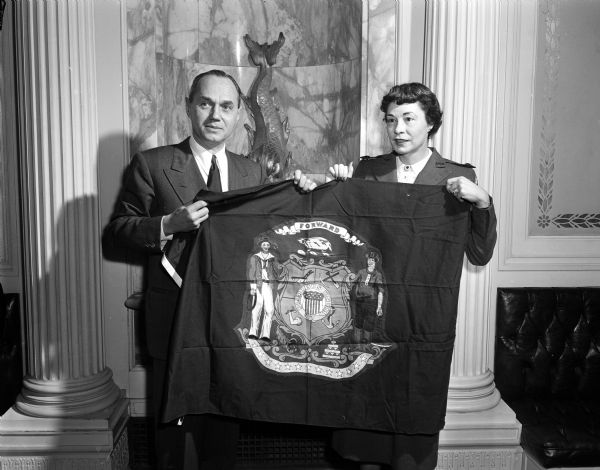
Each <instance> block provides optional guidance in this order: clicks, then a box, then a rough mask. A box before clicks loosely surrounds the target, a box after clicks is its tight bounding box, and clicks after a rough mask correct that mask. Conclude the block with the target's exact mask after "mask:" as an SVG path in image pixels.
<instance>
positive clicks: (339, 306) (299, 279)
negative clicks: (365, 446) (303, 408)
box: [236, 219, 394, 380]
mask: <svg viewBox="0 0 600 470" xmlns="http://www.w3.org/2000/svg"><path fill="white" fill-rule="evenodd" d="M254 242H255V243H254V250H253V252H251V253H249V254H248V259H247V283H248V290H247V294H248V295H247V297H246V299H247V301H246V302H245V308H244V309H243V310H244V311H243V313H242V318H241V321H240V323H239V324H238V325H237V326H236V330H237V332H238V334H239V336H240V339H241V340H242V341H243V342H244V343H245V345H246V347H247V348H248V350H249V351H251V352H252V354H253V355H254V356H255V357H256V360H257V361H258V362H260V364H261V365H262V366H263V367H265V368H266V369H268V370H271V371H273V372H275V373H278V374H312V375H318V376H322V377H328V378H332V379H337V380H340V379H349V378H351V377H353V376H355V375H356V374H359V373H360V372H361V371H362V370H364V368H365V367H368V366H371V365H373V364H376V363H377V362H379V361H380V360H382V358H383V357H384V356H385V355H386V354H387V352H389V351H390V350H391V349H392V348H393V347H394V345H393V344H392V343H390V342H388V341H387V340H386V338H385V333H384V331H381V332H379V333H380V334H379V335H378V336H377V338H374V335H376V334H377V328H376V327H375V326H374V324H375V323H376V322H377V318H378V317H384V311H385V302H384V295H383V292H384V290H385V280H384V277H383V274H382V273H381V272H379V270H377V269H376V264H377V263H379V261H380V255H379V254H378V250H376V249H375V248H374V247H372V246H370V245H368V244H367V243H366V242H365V241H363V240H362V239H361V237H359V236H358V235H356V234H353V233H351V231H350V230H349V229H347V228H346V227H343V226H341V225H337V224H335V223H333V222H330V221H326V220H322V219H320V220H308V221H306V220H305V221H290V222H288V223H285V224H282V225H280V226H278V227H275V228H273V229H272V230H269V231H268V232H265V233H261V234H260V235H258V236H257V237H256V238H255V240H254ZM365 260H368V263H371V266H366V267H365Z"/></svg>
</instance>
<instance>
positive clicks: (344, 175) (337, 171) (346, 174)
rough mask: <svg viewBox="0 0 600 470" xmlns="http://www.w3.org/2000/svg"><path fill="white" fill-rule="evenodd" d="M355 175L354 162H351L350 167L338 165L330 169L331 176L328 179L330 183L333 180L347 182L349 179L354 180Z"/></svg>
mask: <svg viewBox="0 0 600 470" xmlns="http://www.w3.org/2000/svg"><path fill="white" fill-rule="evenodd" d="M353 173H354V167H353V166H352V162H350V165H348V166H346V165H342V164H341V163H336V164H335V165H333V166H330V167H329V175H327V178H328V181H331V180H332V179H334V180H339V181H346V180H347V179H348V178H352V174H353ZM330 175H331V176H330Z"/></svg>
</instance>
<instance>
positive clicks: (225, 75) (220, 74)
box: [188, 69, 243, 108]
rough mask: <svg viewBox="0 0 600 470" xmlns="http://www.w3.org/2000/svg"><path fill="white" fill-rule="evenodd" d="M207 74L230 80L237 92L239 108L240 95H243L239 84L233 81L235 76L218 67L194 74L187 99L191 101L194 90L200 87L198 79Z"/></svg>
mask: <svg viewBox="0 0 600 470" xmlns="http://www.w3.org/2000/svg"><path fill="white" fill-rule="evenodd" d="M209 75H214V76H215V77H221V78H227V79H229V80H231V83H233V86H235V89H236V90H237V93H238V108H239V107H240V106H241V104H242V96H243V93H242V90H241V89H240V86H239V85H238V83H237V82H236V81H235V78H233V77H232V76H231V75H229V74H228V73H226V72H223V71H222V70H220V69H212V70H209V71H207V72H202V73H201V74H198V75H196V76H195V77H194V80H193V81H192V84H191V86H190V92H189V93H188V99H189V100H190V101H191V100H192V99H193V98H194V93H196V91H198V88H200V81H201V80H202V79H203V78H204V77H207V76H209Z"/></svg>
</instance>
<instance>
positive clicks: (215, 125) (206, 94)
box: [185, 75, 240, 150]
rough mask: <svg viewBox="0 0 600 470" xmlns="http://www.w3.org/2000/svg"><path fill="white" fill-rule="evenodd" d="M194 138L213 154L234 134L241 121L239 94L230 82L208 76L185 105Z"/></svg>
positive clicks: (225, 79)
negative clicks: (214, 150)
mask: <svg viewBox="0 0 600 470" xmlns="http://www.w3.org/2000/svg"><path fill="white" fill-rule="evenodd" d="M185 104H186V112H187V115H188V117H189V118H190V121H191V123H192V134H193V136H194V138H195V139H196V140H197V141H198V143H199V144H200V145H202V147H204V148H205V149H207V150H211V149H213V148H215V147H218V146H220V145H221V144H223V143H224V142H225V141H226V140H227V138H228V137H229V136H230V135H231V134H232V133H233V130H234V129H235V126H236V124H237V122H238V119H239V117H240V108H239V96H238V92H237V90H236V88H235V86H234V85H233V83H232V82H231V80H229V79H228V78H225V77H217V76H215V75H207V76H206V77H204V78H202V80H201V81H200V84H199V86H198V88H197V89H196V91H195V93H194V95H193V96H192V97H191V98H187V99H186V101H185Z"/></svg>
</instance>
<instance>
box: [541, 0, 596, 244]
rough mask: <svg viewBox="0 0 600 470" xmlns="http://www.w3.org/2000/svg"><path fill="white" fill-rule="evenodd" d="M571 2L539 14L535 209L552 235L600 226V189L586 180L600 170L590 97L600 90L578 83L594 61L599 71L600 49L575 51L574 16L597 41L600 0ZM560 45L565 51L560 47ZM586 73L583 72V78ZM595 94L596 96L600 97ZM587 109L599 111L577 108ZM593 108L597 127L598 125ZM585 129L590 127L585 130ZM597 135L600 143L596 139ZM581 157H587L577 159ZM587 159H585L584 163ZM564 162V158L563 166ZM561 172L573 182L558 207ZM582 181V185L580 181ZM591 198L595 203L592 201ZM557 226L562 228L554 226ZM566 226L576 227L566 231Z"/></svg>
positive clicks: (556, 0)
mask: <svg viewBox="0 0 600 470" xmlns="http://www.w3.org/2000/svg"><path fill="white" fill-rule="evenodd" d="M569 4H570V8H569V10H568V11H567V10H565V11H564V12H562V11H561V9H560V6H561V2H560V0H546V1H545V2H543V3H542V4H541V8H542V11H541V15H540V18H541V19H543V23H541V25H540V27H541V29H542V31H541V33H542V34H543V36H542V37H541V39H542V40H541V41H540V46H539V47H538V48H543V53H541V51H540V53H539V54H538V56H540V54H541V57H540V58H539V59H538V63H540V60H541V64H542V70H541V72H542V73H541V74H540V75H541V77H540V79H541V80H542V82H541V96H539V95H538V99H539V105H538V106H539V109H540V110H539V111H538V113H536V114H538V115H539V124H538V125H539V145H538V149H539V166H538V181H537V185H533V186H532V187H537V198H536V211H535V212H536V214H537V215H536V219H535V228H534V234H548V233H549V231H551V232H552V234H557V235H561V234H564V235H573V234H574V233H586V232H587V233H589V232H590V229H598V228H600V193H598V191H597V190H596V189H595V188H596V186H597V185H596V184H590V185H589V186H586V185H585V182H586V177H587V178H589V177H591V175H589V174H588V175H586V172H588V169H590V170H591V173H594V171H593V169H596V170H598V169H600V166H599V165H598V163H597V161H598V156H599V146H598V143H600V142H598V137H597V135H598V131H600V129H598V128H597V127H598V126H597V123H598V122H599V121H598V116H597V109H598V108H597V107H595V106H594V103H593V102H592V101H591V100H592V99H594V96H597V93H595V95H591V94H588V93H586V90H585V88H584V87H581V88H579V87H578V86H577V85H578V84H579V83H580V82H585V81H586V74H585V72H586V71H588V73H589V72H591V71H589V69H590V64H596V69H598V72H600V67H598V63H599V60H598V59H599V58H600V51H598V50H596V51H595V54H594V53H593V51H592V54H591V55H588V54H585V53H584V52H583V51H577V50H574V49H575V48H576V47H577V41H576V40H574V37H575V36H574V31H573V28H572V24H573V23H571V21H569V20H572V18H573V17H576V18H578V22H577V23H576V24H577V25H581V28H580V30H579V31H577V33H578V34H581V35H583V36H584V37H586V34H591V35H593V36H595V37H594V38H591V39H593V41H592V42H591V44H594V43H596V44H598V41H599V40H600V36H599V35H598V32H597V27H596V26H595V25H597V22H595V21H598V20H600V6H598V5H597V4H596V6H595V7H594V4H593V2H592V3H591V2H582V1H579V2H577V1H575V2H569ZM576 4H578V5H576ZM590 7H591V11H590ZM563 14H564V15H565V17H566V18H565V19H566V20H567V24H564V22H565V21H561V15H563ZM586 18H587V19H588V21H586ZM594 18H595V20H594ZM586 26H589V27H590V29H587V28H586ZM588 40H589V38H588ZM561 48H565V49H566V50H564V51H561ZM567 60H569V61H577V62H578V65H579V67H577V68H575V69H574V68H573V67H572V66H570V64H568V63H567ZM586 69H587V70H586ZM578 75H580V76H578ZM581 75H583V77H582V78H581ZM596 79H597V75H596ZM594 86H596V85H594ZM595 99H596V100H597V98H595ZM578 105H579V106H578ZM586 108H592V109H594V110H596V111H592V113H593V114H592V116H590V117H591V119H586V113H585V112H578V111H585V109H586ZM594 113H595V121H596V129H595V132H594V129H593V123H594V120H593V116H594ZM580 129H584V130H583V131H582V134H581V136H583V138H581V136H580V135H579V134H578V133H577V132H578V131H579V130H580ZM585 129H587V130H588V131H590V132H586V131H585ZM594 139H595V140H596V142H597V143H594ZM589 144H592V145H589ZM576 157H579V158H581V159H582V160H577V159H576ZM559 159H560V160H561V161H560V162H559ZM582 161H583V163H584V164H581V162H582ZM563 162H564V163H563ZM559 163H563V165H562V166H561V167H559ZM581 173H583V175H582V174H581ZM598 175H599V174H598V172H596V173H595V177H594V181H597V177H598ZM558 176H561V177H562V184H563V185H569V187H567V188H565V189H563V191H562V193H561V202H562V204H561V206H560V209H558V210H557V207H556V206H557V205H558V204H557V192H558V189H557V184H556V180H557V179H558ZM579 181H581V182H582V184H579V183H578V182H579ZM588 181H590V180H588ZM590 182H591V181H590ZM592 191H595V192H592ZM569 192H570V193H571V195H569ZM572 195H575V196H574V197H573V196H572ZM571 198H572V199H571ZM590 201H592V204H589V203H590ZM593 201H595V203H593ZM583 203H588V207H586V208H584V209H583V210H580V211H577V210H573V212H570V211H569V212H563V210H562V209H563V208H565V206H566V205H567V204H568V205H574V204H577V205H581V204H583ZM586 209H587V210H586ZM589 209H592V210H591V211H590V210H589ZM594 209H596V210H594ZM553 229H555V230H556V229H561V230H558V231H553ZM564 229H571V230H569V231H565V230H564ZM594 232H597V231H596V230H595V231H594Z"/></svg>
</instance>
